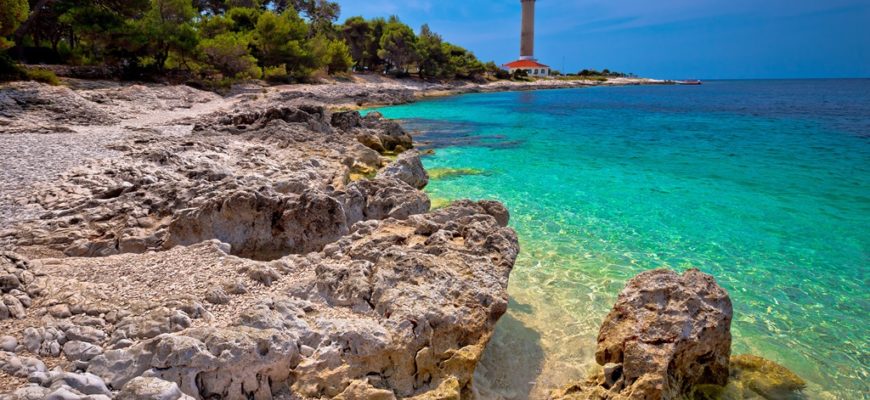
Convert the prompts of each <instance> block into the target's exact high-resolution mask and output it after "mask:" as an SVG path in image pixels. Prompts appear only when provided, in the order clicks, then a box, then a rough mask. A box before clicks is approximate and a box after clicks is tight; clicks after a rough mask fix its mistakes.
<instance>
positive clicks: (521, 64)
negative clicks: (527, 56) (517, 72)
mask: <svg viewBox="0 0 870 400" xmlns="http://www.w3.org/2000/svg"><path fill="white" fill-rule="evenodd" d="M504 66H505V67H507V68H550V66H549V65H544V64H541V63H539V62H537V61H534V60H517V61H514V62H510V63H507V64H505V65H504Z"/></svg>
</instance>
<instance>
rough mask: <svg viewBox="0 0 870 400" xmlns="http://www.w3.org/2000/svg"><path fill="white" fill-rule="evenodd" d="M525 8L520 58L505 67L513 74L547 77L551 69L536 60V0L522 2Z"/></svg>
mask: <svg viewBox="0 0 870 400" xmlns="http://www.w3.org/2000/svg"><path fill="white" fill-rule="evenodd" d="M520 4H521V5H522V7H523V21H522V25H521V31H520V58H519V59H518V60H516V61H513V62H510V63H507V64H505V65H504V67H505V68H506V69H507V70H508V71H510V72H511V74H513V73H514V71H517V70H523V71H526V74H528V75H529V76H547V75H549V74H550V67H549V66H547V65H544V64H541V63H539V62H538V60H537V59H535V0H520Z"/></svg>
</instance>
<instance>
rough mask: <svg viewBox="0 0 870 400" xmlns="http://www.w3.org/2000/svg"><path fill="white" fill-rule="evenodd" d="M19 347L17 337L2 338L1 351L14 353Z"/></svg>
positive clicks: (6, 336)
mask: <svg viewBox="0 0 870 400" xmlns="http://www.w3.org/2000/svg"><path fill="white" fill-rule="evenodd" d="M17 347H18V339H16V338H15V336H9V335H4V336H0V351H7V352H10V353H14V352H15V349H16V348H17Z"/></svg>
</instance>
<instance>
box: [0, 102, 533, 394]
mask: <svg viewBox="0 0 870 400" xmlns="http://www.w3.org/2000/svg"><path fill="white" fill-rule="evenodd" d="M310 89H311V90H313V91H319V90H321V88H319V87H311V88H310ZM146 92H149V91H148V90H146ZM355 93H356V94H349V95H342V96H341V99H346V98H352V99H354V100H353V101H357V99H359V98H363V97H364V96H363V94H365V93H366V92H364V91H361V92H355ZM397 93H400V94H398V95H397ZM401 93H405V94H401ZM406 95H407V92H401V91H400V92H396V93H393V92H390V93H376V94H374V95H373V96H372V97H371V99H377V98H384V99H389V98H393V99H395V98H401V99H410V98H411V96H410V95H408V96H406ZM88 96H89V97H87V98H88V99H95V100H99V101H129V100H120V98H121V97H124V98H130V99H139V98H140V97H141V96H139V95H138V94H136V93H134V92H129V91H124V92H123V93H115V92H106V91H97V92H93V93H90V94H89V95H88ZM395 96H400V97H395ZM254 97H256V96H248V95H245V94H242V95H240V96H239V97H236V98H233V99H232V100H228V101H227V102H228V103H232V106H231V107H232V109H229V108H230V107H228V108H227V109H221V110H215V112H214V113H212V114H209V115H204V116H200V117H195V118H193V117H191V118H189V119H186V120H184V121H176V122H177V123H180V124H181V125H179V127H178V128H177V131H175V132H174V133H173V132H167V131H166V127H163V126H149V127H147V129H142V130H141V131H137V132H136V133H130V132H126V133H125V134H128V135H127V136H118V139H117V142H114V143H112V144H110V145H109V146H108V147H109V150H111V152H112V153H111V154H112V156H111V157H104V158H101V159H98V160H93V161H82V162H81V165H79V166H77V167H76V168H71V169H70V170H69V171H68V172H67V173H64V174H63V175H62V176H60V177H57V178H56V179H52V181H51V184H50V185H49V184H46V185H37V187H35V188H34V189H32V190H28V193H27V194H26V195H22V202H27V203H28V204H29V205H32V206H33V207H34V208H38V209H41V210H42V211H41V213H40V214H39V215H38V217H34V218H29V219H18V220H16V221H18V222H16V225H15V226H14V227H13V229H11V230H10V232H8V233H7V232H6V231H5V230H4V231H3V233H0V245H2V246H6V245H10V246H11V247H16V248H19V249H22V253H23V254H34V255H37V256H39V257H45V258H44V259H41V260H39V262H36V261H27V260H25V259H23V258H22V257H19V256H7V255H6V254H5V253H4V255H3V256H2V257H0V267H2V269H0V277H2V280H0V284H2V288H3V293H2V296H0V297H2V298H3V302H2V304H3V306H2V307H3V308H2V309H0V316H2V315H8V316H12V313H13V312H15V313H17V314H20V313H18V311H19V310H20V309H18V308H17V304H19V303H20V305H21V306H23V307H24V308H28V307H34V308H35V309H33V310H26V311H27V313H26V314H27V315H25V318H24V319H21V320H6V321H4V324H7V323H8V324H9V325H8V326H9V327H10V328H9V332H10V334H12V335H16V337H20V338H21V342H22V346H23V347H24V348H26V349H28V350H29V351H31V352H32V353H33V354H35V355H40V356H59V355H61V354H63V355H64V356H65V357H66V358H67V361H63V360H58V361H60V362H59V363H58V364H59V365H60V367H61V368H63V369H64V370H60V369H58V370H53V371H51V372H48V371H45V366H44V365H42V367H41V371H40V368H30V367H24V368H23V369H22V367H20V366H25V365H26V364H27V363H26V362H25V361H24V359H23V358H21V357H18V356H14V358H13V357H7V358H8V359H9V360H11V362H9V363H7V364H10V365H14V366H15V368H14V369H15V371H16V373H18V374H19V375H21V377H22V379H23V378H24V377H26V378H27V379H29V380H31V381H33V382H35V383H36V384H40V385H43V384H49V385H50V386H51V388H50V391H48V390H46V391H42V392H40V391H38V390H35V389H34V390H32V393H30V394H29V395H31V394H32V395H33V396H41V397H45V396H50V395H51V396H55V397H58V398H90V399H102V398H103V397H100V396H110V394H108V393H106V391H105V390H103V387H105V389H106V390H112V391H115V392H119V394H118V396H119V397H122V396H132V397H149V396H153V397H155V398H175V397H176V395H178V394H179V392H180V393H184V394H185V396H190V397H193V398H197V399H204V398H225V399H249V398H256V399H270V398H273V397H276V396H278V395H281V396H282V398H332V397H336V396H343V397H344V398H386V399H389V398H394V397H396V398H409V397H414V396H420V397H419V398H456V397H458V396H466V397H467V396H470V395H471V392H472V391H471V378H472V374H473V371H474V368H475V366H476V363H477V361H478V360H479V358H480V356H481V353H482V351H483V348H484V347H485V345H486V343H487V342H488V340H489V338H490V336H491V334H492V331H493V329H494V327H495V324H496V322H497V321H498V319H499V318H500V317H501V315H502V314H504V312H505V311H506V309H507V293H506V288H507V281H508V276H509V274H510V271H511V268H512V266H513V264H514V261H515V259H516V256H517V253H518V251H519V244H518V240H517V237H516V234H515V233H514V232H513V230H511V229H510V228H507V227H506V225H507V222H508V213H507V210H505V209H504V207H503V206H501V205H499V204H497V203H494V202H472V201H459V202H456V203H455V204H453V205H451V206H449V207H445V208H442V209H439V210H437V211H430V201H429V199H428V197H427V196H426V194H425V193H424V192H422V191H421V190H420V188H422V187H424V186H425V184H426V181H427V177H426V173H425V171H424V170H423V169H422V165H421V163H420V159H419V156H418V155H417V154H415V153H409V152H405V153H403V154H401V155H400V156H399V157H398V159H397V160H396V161H394V162H389V160H388V158H386V157H382V156H381V155H380V154H378V153H377V152H376V151H374V150H371V149H369V148H367V147H366V146H363V145H362V144H360V143H359V141H358V140H357V137H360V136H369V137H373V138H375V139H376V141H377V142H379V143H380V146H381V148H380V149H379V150H380V151H384V152H391V153H401V152H402V151H403V150H405V149H410V148H412V146H413V143H412V141H411V136H410V135H409V134H408V133H407V132H405V131H404V130H403V129H402V128H401V126H400V125H398V124H397V123H396V122H394V121H388V120H386V119H384V118H383V117H382V116H378V115H377V114H376V113H371V114H370V115H368V116H366V117H365V118H360V117H359V115H358V114H356V113H354V112H351V113H345V114H338V113H332V114H330V113H329V112H328V111H327V110H326V109H325V108H324V107H323V106H322V105H315V104H306V96H299V97H292V98H286V99H285V98H280V96H277V97H270V98H268V99H263V101H259V100H256V99H254ZM146 100H148V99H142V101H146ZM170 100H171V99H164V98H162V97H161V98H160V101H158V102H152V103H154V104H152V105H153V106H155V107H158V106H159V107H168V106H166V104H167V102H170ZM89 101H90V100H89ZM185 103H188V102H187V101H185ZM100 104H102V103H100ZM134 108H135V107H132V106H131V107H130V109H131V110H133V109H134ZM167 122H171V121H167ZM182 122H183V123H182ZM137 123H138V122H137ZM183 126H186V127H187V128H183ZM190 126H193V127H194V128H193V131H191V130H190ZM108 128H111V130H114V129H115V128H118V127H115V126H112V127H108ZM119 129H121V130H125V129H126V128H123V127H121V128H119ZM103 145H105V144H103ZM4 228H5V226H4ZM4 248H5V247H4ZM34 296H39V297H38V298H37V297H34ZM13 299H14V300H13ZM228 300H231V301H228ZM7 303H9V304H10V305H12V306H13V308H16V310H13V311H11V312H10V308H9V307H8V306H7ZM3 313H5V314H3ZM5 326H7V325H4V327H5ZM4 333H5V332H4ZM4 354H6V353H4ZM9 354H11V353H9ZM35 361H38V360H35ZM52 365H55V360H52ZM34 367H38V364H34ZM10 368H11V367H10ZM80 371H86V373H80ZM25 372H27V373H26V374H25ZM94 377H99V379H101V380H102V381H101V382H104V383H105V385H104V386H100V385H99V382H98V381H96V380H94V379H92V378H94ZM91 393H95V394H91ZM179 396H180V395H179ZM181 397H184V396H180V397H179V398H181Z"/></svg>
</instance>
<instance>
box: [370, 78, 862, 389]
mask: <svg viewBox="0 0 870 400" xmlns="http://www.w3.org/2000/svg"><path fill="white" fill-rule="evenodd" d="M379 111H381V112H383V113H384V114H385V115H386V116H387V117H391V118H399V119H402V120H403V121H404V124H405V125H406V127H407V128H409V129H411V130H414V131H417V137H416V139H415V140H417V141H418V142H420V143H422V145H423V147H427V148H433V149H435V154H434V155H432V156H429V157H427V158H426V159H425V160H424V163H425V164H426V167H427V168H428V169H429V170H430V172H432V175H433V177H434V178H435V179H433V180H432V183H431V184H430V186H429V188H428V189H427V190H428V192H429V194H430V196H431V197H432V198H433V199H435V201H436V203H438V204H443V203H444V202H446V201H449V200H452V199H458V198H468V197H470V198H475V199H497V200H500V201H502V202H504V203H505V204H506V205H507V206H508V208H509V209H510V210H511V213H512V221H511V224H512V226H513V227H514V228H515V229H516V230H517V231H518V233H519V235H520V240H521V245H522V254H521V256H520V259H519V261H518V263H517V265H516V267H515V270H514V273H513V274H512V276H511V282H510V287H509V292H510V294H511V298H512V302H511V306H510V309H509V312H508V315H507V316H506V317H505V319H503V321H502V322H500V325H499V327H498V329H497V330H496V335H495V337H494V338H493V341H492V344H491V346H490V347H489V348H488V349H487V353H486V355H485V357H484V361H483V363H482V366H481V368H480V369H479V371H478V374H477V382H478V383H480V385H479V386H481V387H482V388H483V389H482V390H484V391H486V392H487V393H488V394H490V395H498V396H502V397H505V398H521V397H526V396H530V395H531V396H533V397H535V396H539V395H540V394H541V393H544V392H545V391H546V389H549V388H551V387H554V386H558V385H561V384H564V383H565V382H566V381H568V380H570V379H579V378H581V377H583V376H585V373H586V372H587V370H588V369H589V368H591V366H592V365H593V364H594V360H593V359H594V356H593V355H594V349H595V337H596V335H597V331H598V327H599V324H600V323H601V320H602V319H603V317H604V315H606V313H607V312H608V310H609V308H610V306H611V305H612V304H613V301H614V300H615V298H616V295H617V293H618V292H619V290H620V289H621V288H622V287H623V285H624V283H625V281H626V280H627V279H629V278H631V277H632V276H634V275H635V274H637V273H638V272H640V271H643V270H647V269H652V268H660V267H664V268H672V269H675V270H684V269H686V268H690V267H697V268H700V269H701V270H703V271H705V272H707V273H710V274H713V275H714V276H715V277H716V278H717V280H718V281H719V282H720V283H721V284H722V285H723V286H724V287H725V288H726V289H727V290H728V291H729V292H730V293H731V296H732V299H733V302H734V307H735V318H734V322H733V332H734V337H735V340H734V346H733V349H734V352H735V353H736V354H739V353H752V354H757V355H760V356H763V357H766V358H769V359H772V360H774V361H777V362H779V363H781V364H783V365H785V366H787V367H789V368H790V369H792V370H793V371H795V372H797V373H798V374H799V375H801V376H802V377H803V378H804V379H806V380H807V381H808V382H809V383H810V387H809V388H808V390H807V393H808V394H809V395H810V397H811V398H842V399H856V398H868V396H870V395H868V393H870V385H868V374H870V344H868V336H870V335H868V327H870V290H868V284H870V277H868V270H870V268H868V266H870V257H868V248H870V233H868V232H870V80H800V81H714V82H706V83H705V85H703V86H700V87H684V86H632V87H600V88H588V89H570V90H551V91H537V92H519V93H495V94H473V95H464V96H458V97H451V98H444V99H437V100H431V101H424V102H420V103H416V104H411V105H405V106H397V107H388V108H384V109H381V110H379Z"/></svg>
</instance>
